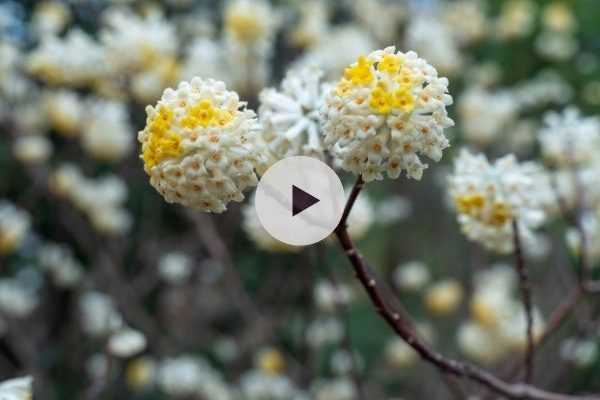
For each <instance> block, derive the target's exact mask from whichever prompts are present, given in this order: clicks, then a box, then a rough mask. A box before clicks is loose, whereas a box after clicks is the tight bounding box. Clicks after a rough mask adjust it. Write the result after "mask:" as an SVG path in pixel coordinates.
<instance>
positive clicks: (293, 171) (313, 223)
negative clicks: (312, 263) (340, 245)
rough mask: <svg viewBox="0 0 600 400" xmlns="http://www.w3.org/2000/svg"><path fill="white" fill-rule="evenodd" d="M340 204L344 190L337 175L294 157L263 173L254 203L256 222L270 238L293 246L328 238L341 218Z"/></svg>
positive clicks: (314, 162)
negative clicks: (257, 221) (256, 215)
mask: <svg viewBox="0 0 600 400" xmlns="http://www.w3.org/2000/svg"><path fill="white" fill-rule="evenodd" d="M294 186H295V187H296V189H295V190H294ZM294 192H295V197H296V198H295V199H294V195H293V193H294ZM313 198H314V199H313ZM307 199H309V200H308V201H307ZM294 200H295V201H296V215H293V214H294V211H293V210H294ZM344 203H345V196H344V187H343V186H342V182H341V181H340V178H338V176H337V174H336V173H335V172H334V171H333V170H332V169H331V168H329V166H328V165H327V164H325V163H323V162H321V161H319V160H317V159H316V158H312V157H304V156H297V157H288V158H284V159H283V160H280V161H278V162H277V163H275V164H274V165H273V166H272V167H271V168H269V169H268V170H267V172H266V173H265V174H264V175H263V176H262V178H261V180H260V182H259V183H258V187H257V190H256V203H255V204H256V213H257V214H258V219H259V221H260V223H261V224H262V226H263V227H264V228H265V229H266V230H267V232H268V233H269V234H270V235H271V236H273V237H274V238H275V239H277V240H280V241H282V242H284V243H287V244H290V245H293V246H307V245H310V244H314V243H317V242H319V241H321V240H323V239H325V238H326V237H328V236H329V235H331V233H332V232H333V231H334V230H335V228H336V227H337V225H338V223H339V222H340V219H341V218H342V213H343V212H344Z"/></svg>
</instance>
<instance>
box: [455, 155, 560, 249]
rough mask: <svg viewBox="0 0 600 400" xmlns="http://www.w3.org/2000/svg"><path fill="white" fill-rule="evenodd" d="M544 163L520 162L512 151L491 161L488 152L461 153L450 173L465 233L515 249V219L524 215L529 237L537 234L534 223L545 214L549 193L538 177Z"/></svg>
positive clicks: (521, 231)
mask: <svg viewBox="0 0 600 400" xmlns="http://www.w3.org/2000/svg"><path fill="white" fill-rule="evenodd" d="M539 176H540V167H539V166H538V165H536V164H534V163H523V164H519V163H518V162H517V160H516V158H515V157H514V155H508V156H505V157H503V158H501V159H498V160H497V161H496V162H495V163H494V164H490V163H489V162H488V160H487V158H486V157H485V156H484V155H482V154H479V155H473V154H471V153H469V152H468V151H466V150H463V151H462V152H461V153H460V156H459V157H458V158H457V159H456V161H455V164H454V173H453V174H452V175H451V176H450V180H449V183H450V188H449V190H450V196H451V197H452V201H453V202H454V206H455V208H456V212H457V214H458V222H459V223H460V225H461V227H462V230H463V232H464V233H465V235H466V236H467V237H468V238H469V239H470V240H473V241H476V242H480V243H482V244H483V245H484V246H485V247H487V248H488V249H490V250H494V251H497V252H499V253H508V252H510V251H512V250H513V239H512V238H513V228H512V221H513V220H515V221H518V225H519V234H520V235H521V236H522V238H523V241H525V242H530V241H532V240H533V239H534V236H533V232H532V229H534V228H537V227H539V226H540V225H541V224H542V223H543V222H544V220H545V213H544V210H543V207H544V206H545V201H547V197H546V196H543V195H544V194H547V193H548V190H549V189H548V188H547V187H540V185H541V184H543V183H545V181H544V180H541V179H538V177H539Z"/></svg>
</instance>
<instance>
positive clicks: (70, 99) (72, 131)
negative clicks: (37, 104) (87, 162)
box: [42, 89, 85, 137]
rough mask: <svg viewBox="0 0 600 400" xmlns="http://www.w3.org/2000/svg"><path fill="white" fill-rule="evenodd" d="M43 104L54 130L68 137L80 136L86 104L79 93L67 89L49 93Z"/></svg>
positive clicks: (44, 97)
mask: <svg viewBox="0 0 600 400" xmlns="http://www.w3.org/2000/svg"><path fill="white" fill-rule="evenodd" d="M42 102H43V108H44V112H45V113H46V116H47V118H48V122H49V124H50V127H51V128H52V129H54V130H55V131H56V132H57V133H59V134H61V135H63V136H66V137H73V136H77V135H79V134H80V132H81V129H82V128H83V117H84V115H85V110H84V102H83V100H82V99H81V98H80V97H79V96H78V95H77V93H75V92H74V91H70V90H66V89H62V90H53V91H48V92H46V93H44V95H43V98H42Z"/></svg>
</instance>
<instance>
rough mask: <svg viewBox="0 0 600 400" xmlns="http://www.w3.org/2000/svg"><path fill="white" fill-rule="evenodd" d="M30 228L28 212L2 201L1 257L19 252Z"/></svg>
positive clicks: (0, 206) (0, 220) (0, 203)
mask: <svg viewBox="0 0 600 400" xmlns="http://www.w3.org/2000/svg"><path fill="white" fill-rule="evenodd" d="M30 227H31V218H30V216H29V214H28V213H27V212H26V211H24V210H21V209H19V208H17V207H15V206H14V205H13V204H12V203H9V202H7V201H4V200H0V255H3V254H10V253H12V252H13V251H15V250H17V249H18V248H19V247H20V246H21V244H22V243H23V240H24V239H25V237H26V236H27V233H28V232H29V229H30Z"/></svg>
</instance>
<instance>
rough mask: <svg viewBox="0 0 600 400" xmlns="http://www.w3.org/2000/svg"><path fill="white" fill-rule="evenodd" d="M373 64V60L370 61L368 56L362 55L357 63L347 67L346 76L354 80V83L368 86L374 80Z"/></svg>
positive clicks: (351, 80)
mask: <svg viewBox="0 0 600 400" xmlns="http://www.w3.org/2000/svg"><path fill="white" fill-rule="evenodd" d="M372 65H373V62H372V61H369V60H368V59H367V57H365V56H360V57H359V58H358V62H357V63H356V65H354V66H351V67H348V68H346V70H345V71H344V78H346V79H347V80H349V81H350V82H352V84H353V85H363V86H366V85H368V84H369V83H371V82H372V81H373V71H372V70H371V66H372Z"/></svg>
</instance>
